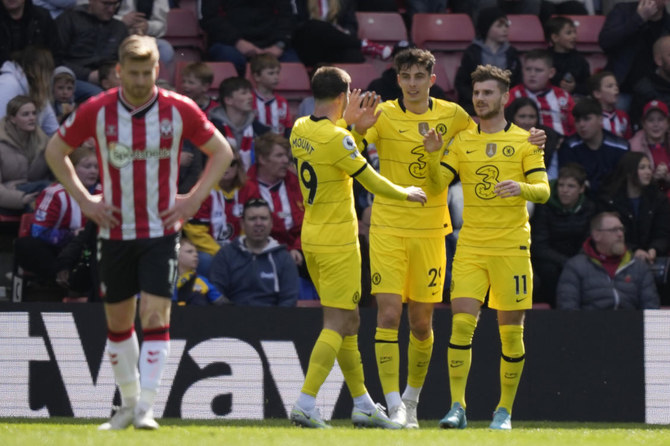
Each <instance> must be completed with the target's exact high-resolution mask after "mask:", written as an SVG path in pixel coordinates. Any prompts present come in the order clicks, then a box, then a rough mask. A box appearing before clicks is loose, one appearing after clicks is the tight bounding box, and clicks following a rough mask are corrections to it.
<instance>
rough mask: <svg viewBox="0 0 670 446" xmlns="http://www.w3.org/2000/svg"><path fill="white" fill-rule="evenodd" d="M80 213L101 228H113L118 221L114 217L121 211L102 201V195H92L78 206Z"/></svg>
mask: <svg viewBox="0 0 670 446" xmlns="http://www.w3.org/2000/svg"><path fill="white" fill-rule="evenodd" d="M79 207H80V208H81V211H82V212H83V213H84V215H86V216H87V217H88V218H90V219H91V220H93V221H94V222H95V223H96V224H97V225H98V226H100V227H101V228H105V229H108V228H114V227H116V226H118V225H119V223H120V221H119V219H118V218H117V217H116V215H120V214H121V209H119V208H117V207H116V206H112V205H111V204H107V203H105V202H104V201H103V200H102V195H93V196H91V197H90V198H88V199H86V200H85V201H84V202H83V203H80V204H79Z"/></svg>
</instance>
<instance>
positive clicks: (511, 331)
mask: <svg viewBox="0 0 670 446" xmlns="http://www.w3.org/2000/svg"><path fill="white" fill-rule="evenodd" d="M499 329H500V342H501V343H502V357H501V358H500V402H499V403H498V407H497V408H496V409H498V408H500V407H504V408H505V409H507V411H508V412H509V413H510V414H511V413H512V406H513V405H514V397H515V396H516V390H517V388H518V387H519V381H521V372H522V371H523V364H524V363H525V362H526V361H525V358H526V350H525V348H524V344H523V325H501V326H500V327H499Z"/></svg>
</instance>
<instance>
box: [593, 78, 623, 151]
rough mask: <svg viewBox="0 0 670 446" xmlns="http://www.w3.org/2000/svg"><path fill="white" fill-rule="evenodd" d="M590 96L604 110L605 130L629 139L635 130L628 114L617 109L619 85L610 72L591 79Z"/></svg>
mask: <svg viewBox="0 0 670 446" xmlns="http://www.w3.org/2000/svg"><path fill="white" fill-rule="evenodd" d="M588 86H589V94H590V95H591V97H592V98H594V99H595V100H596V101H598V102H599V103H600V106H601V107H602V109H603V128H604V129H605V130H607V131H609V132H612V133H614V134H615V135H617V136H620V137H622V138H625V139H629V138H630V137H631V136H632V134H633V130H632V127H631V122H630V118H629V117H628V113H626V112H625V111H623V110H620V109H618V108H616V107H617V104H618V102H619V101H618V100H619V84H618V83H617V81H616V77H614V74H613V73H612V72H610V71H599V72H598V73H596V74H594V75H593V76H591V77H590V78H589V81H588Z"/></svg>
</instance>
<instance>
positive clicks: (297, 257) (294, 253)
mask: <svg viewBox="0 0 670 446" xmlns="http://www.w3.org/2000/svg"><path fill="white" fill-rule="evenodd" d="M288 253H289V254H290V255H291V258H292V259H293V261H294V262H295V264H296V266H300V265H302V261H303V256H302V253H301V252H300V250H298V249H292V250H290V251H289V252H288Z"/></svg>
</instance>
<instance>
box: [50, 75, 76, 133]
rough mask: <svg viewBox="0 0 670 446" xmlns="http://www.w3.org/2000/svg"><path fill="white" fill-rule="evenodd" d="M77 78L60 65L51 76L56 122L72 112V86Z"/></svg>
mask: <svg viewBox="0 0 670 446" xmlns="http://www.w3.org/2000/svg"><path fill="white" fill-rule="evenodd" d="M76 81H77V76H76V75H75V74H74V71H72V70H71V69H69V68H68V67H66V66H64V65H61V66H60V67H56V69H55V70H54V74H53V76H51V88H52V95H53V99H54V102H53V106H54V111H55V112H56V118H57V119H58V122H61V120H62V119H63V118H64V117H65V116H66V115H67V114H69V113H71V112H72V110H74V86H75V83H76Z"/></svg>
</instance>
